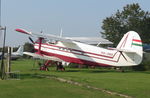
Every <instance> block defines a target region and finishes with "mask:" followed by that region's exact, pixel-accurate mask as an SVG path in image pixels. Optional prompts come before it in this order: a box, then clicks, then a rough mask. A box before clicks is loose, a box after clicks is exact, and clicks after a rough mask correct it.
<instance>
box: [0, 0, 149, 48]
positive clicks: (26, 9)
mask: <svg viewBox="0 0 150 98" xmlns="http://www.w3.org/2000/svg"><path fill="white" fill-rule="evenodd" d="M132 3H139V5H140V7H141V8H142V9H143V10H144V11H150V6H149V4H150V0H1V25H2V26H3V27H4V26H6V28H7V36H6V45H7V46H12V47H16V46H19V45H23V44H24V43H25V42H29V39H28V36H27V35H25V34H21V33H18V32H16V31H15V29H16V28H23V29H26V30H27V31H31V32H41V31H43V33H48V34H55V35H59V34H60V31H61V28H62V31H63V36H83V37H85V36H88V37H89V36H92V37H95V36H96V37H98V36H99V37H101V34H100V31H102V29H101V26H102V22H103V20H104V19H105V18H106V17H110V16H111V15H113V14H115V13H116V11H117V10H120V11H121V10H122V9H123V7H124V6H126V5H127V4H132ZM1 40H2V35H1V34H0V45H1V44H2V41H1Z"/></svg>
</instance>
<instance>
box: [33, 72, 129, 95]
mask: <svg viewBox="0 0 150 98" xmlns="http://www.w3.org/2000/svg"><path fill="white" fill-rule="evenodd" d="M35 76H36V77H40V78H49V79H54V80H57V81H60V82H64V83H69V84H73V85H77V86H81V87H86V88H88V89H93V90H98V91H101V92H104V93H107V94H110V95H117V96H120V97H124V98H132V96H128V95H125V94H120V93H117V92H113V91H110V90H106V89H102V88H97V87H93V86H90V85H85V84H82V83H79V82H75V81H72V80H66V79H64V78H60V77H56V76H52V75H51V76H50V75H35Z"/></svg>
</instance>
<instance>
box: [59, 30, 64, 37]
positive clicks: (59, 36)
mask: <svg viewBox="0 0 150 98" xmlns="http://www.w3.org/2000/svg"><path fill="white" fill-rule="evenodd" d="M62 34H63V32H62V28H61V29H60V35H59V37H62Z"/></svg>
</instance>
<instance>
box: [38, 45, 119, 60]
mask: <svg viewBox="0 0 150 98" xmlns="http://www.w3.org/2000/svg"><path fill="white" fill-rule="evenodd" d="M42 45H46V47H45V46H43V47H44V48H49V47H48V46H52V47H57V48H63V49H68V50H70V51H77V52H82V53H83V54H84V53H85V54H91V55H95V56H101V57H106V58H112V59H113V58H114V57H115V55H116V54H117V51H116V52H115V53H114V54H113V55H112V56H106V55H102V54H96V53H91V52H87V51H81V50H77V49H72V48H66V47H62V46H57V45H52V44H46V43H43V44H42ZM35 46H38V43H37V44H36V45H35ZM50 49H53V50H59V51H63V50H60V49H54V48H50ZM63 52H68V51H63ZM71 53H73V52H71Z"/></svg>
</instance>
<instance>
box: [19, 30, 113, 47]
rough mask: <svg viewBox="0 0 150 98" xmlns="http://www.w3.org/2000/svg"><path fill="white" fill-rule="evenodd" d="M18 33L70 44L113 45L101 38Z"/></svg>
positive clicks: (24, 31) (23, 31)
mask: <svg viewBox="0 0 150 98" xmlns="http://www.w3.org/2000/svg"><path fill="white" fill-rule="evenodd" d="M16 31H18V32H21V33H24V34H28V35H32V36H36V37H41V38H45V39H52V40H58V41H63V42H70V43H72V41H78V42H82V43H86V44H112V42H110V41H108V40H106V39H103V38H100V37H60V36H55V35H51V34H43V33H32V32H28V31H26V30H23V29H16Z"/></svg>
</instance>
